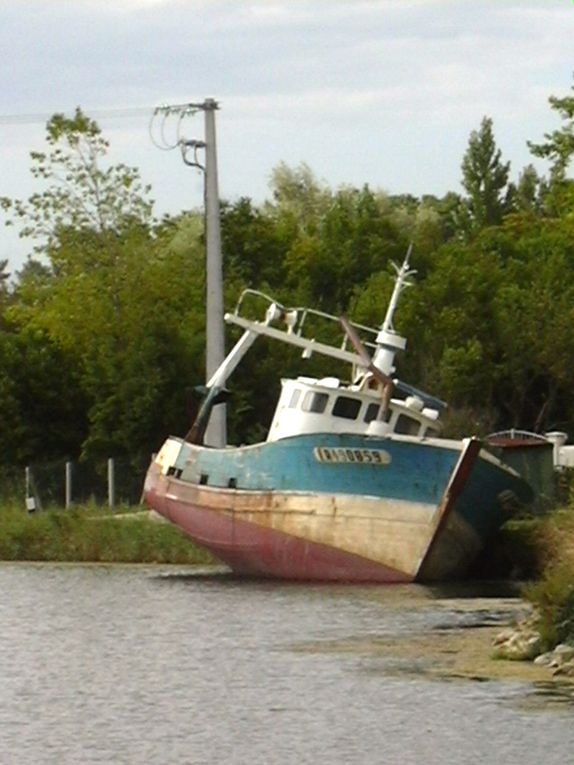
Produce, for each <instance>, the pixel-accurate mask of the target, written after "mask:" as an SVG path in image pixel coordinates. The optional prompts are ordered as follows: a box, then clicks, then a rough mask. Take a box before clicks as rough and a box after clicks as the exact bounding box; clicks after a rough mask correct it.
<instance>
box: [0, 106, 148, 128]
mask: <svg viewBox="0 0 574 765" xmlns="http://www.w3.org/2000/svg"><path fill="white" fill-rule="evenodd" d="M152 110H153V107H150V106H134V107H122V108H117V109H93V110H88V109H85V110H83V111H85V112H86V114H89V115H90V117H94V118H100V119H101V118H102V117H104V118H111V119H124V118H126V117H137V116H139V115H142V114H149V113H150V111H152ZM52 115H53V112H52V114H48V113H45V114H41V113H35V114H34V113H31V114H0V125H37V124H45V123H46V122H47V121H48V120H49V119H50V117H52Z"/></svg>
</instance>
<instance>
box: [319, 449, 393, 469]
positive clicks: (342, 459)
mask: <svg viewBox="0 0 574 765" xmlns="http://www.w3.org/2000/svg"><path fill="white" fill-rule="evenodd" d="M313 454H314V455H315V459H316V460H317V461H318V462H336V463H349V462H352V463H355V464H358V465H390V464H391V455H390V454H389V453H388V452H387V451H385V450H384V449H346V448H343V447H339V446H316V447H315V449H313Z"/></svg>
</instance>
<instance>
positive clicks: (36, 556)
mask: <svg viewBox="0 0 574 765" xmlns="http://www.w3.org/2000/svg"><path fill="white" fill-rule="evenodd" d="M144 509H145V508H142V507H140V508H118V510H117V511H116V512H115V513H113V514H111V513H110V512H109V510H108V509H107V508H100V507H98V506H95V505H94V506H84V507H75V508H73V509H69V510H61V509H51V510H45V511H42V512H35V513H31V514H28V513H27V512H26V510H25V509H23V508H22V506H21V504H20V503H18V504H16V503H15V502H4V503H2V505H0V560H5V561H59V562H62V561H78V562H105V563H176V564H209V563H216V562H217V561H216V560H215V559H214V558H213V556H212V555H211V554H210V553H209V552H208V551H207V550H204V549H203V548H201V547H199V546H198V545H195V544H194V543H193V542H192V541H191V540H190V539H189V538H188V537H186V536H185V535H184V534H182V533H181V532H180V531H178V530H177V529H176V528H175V527H174V526H172V525H171V524H168V523H162V522H158V521H155V520H151V519H150V518H149V515H148V514H144V513H141V514H138V513H136V512H135V511H136V510H140V511H141V510H144Z"/></svg>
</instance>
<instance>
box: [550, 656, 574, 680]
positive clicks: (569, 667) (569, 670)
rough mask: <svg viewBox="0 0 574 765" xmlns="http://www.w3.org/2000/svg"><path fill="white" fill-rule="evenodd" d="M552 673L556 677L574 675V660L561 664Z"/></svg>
mask: <svg viewBox="0 0 574 765" xmlns="http://www.w3.org/2000/svg"><path fill="white" fill-rule="evenodd" d="M552 675H553V676H554V677H557V676H560V677H574V660H573V661H568V662H565V663H564V664H561V665H560V666H559V667H558V668H557V669H555V670H554V672H553V673H552Z"/></svg>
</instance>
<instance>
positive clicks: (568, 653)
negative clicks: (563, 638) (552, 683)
mask: <svg viewBox="0 0 574 765" xmlns="http://www.w3.org/2000/svg"><path fill="white" fill-rule="evenodd" d="M553 654H554V656H555V657H556V658H557V659H558V660H559V661H561V662H569V661H571V660H572V659H574V646H572V645H567V644H566V643H560V644H559V645H557V646H556V648H555V649H554V651H553Z"/></svg>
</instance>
